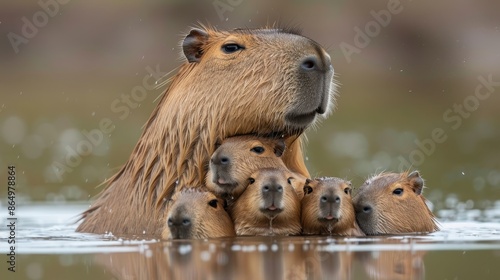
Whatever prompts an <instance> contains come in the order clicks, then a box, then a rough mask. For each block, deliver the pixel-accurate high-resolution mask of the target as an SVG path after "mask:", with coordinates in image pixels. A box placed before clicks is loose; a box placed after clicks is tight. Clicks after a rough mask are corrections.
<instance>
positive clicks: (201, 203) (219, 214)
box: [161, 188, 236, 239]
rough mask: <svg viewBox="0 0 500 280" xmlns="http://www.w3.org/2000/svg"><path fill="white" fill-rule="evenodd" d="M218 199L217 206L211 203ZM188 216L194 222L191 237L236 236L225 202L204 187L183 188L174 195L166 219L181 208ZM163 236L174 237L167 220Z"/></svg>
mask: <svg viewBox="0 0 500 280" xmlns="http://www.w3.org/2000/svg"><path fill="white" fill-rule="evenodd" d="M213 200H217V204H216V207H212V206H210V205H209V202H210V201H213ZM180 208H181V209H182V211H183V214H185V215H186V216H188V217H189V218H190V220H191V223H192V229H191V232H190V236H189V237H187V238H191V239H206V238H215V237H225V236H235V235H236V234H235V232H234V225H233V221H231V218H230V217H229V214H228V213H227V212H226V210H224V202H223V200H222V199H220V198H217V197H216V196H215V195H214V194H213V193H211V192H208V191H204V190H203V189H202V188H196V189H194V188H191V189H183V190H182V191H179V192H176V193H175V194H174V196H173V197H172V204H171V205H170V207H169V209H168V213H167V215H166V219H167V220H168V218H169V217H171V215H172V214H173V213H175V212H176V211H178V210H179V209H180ZM161 236H162V238H164V239H172V238H173V237H172V233H171V231H170V229H169V227H168V225H167V222H165V228H164V230H163V233H162V235H161Z"/></svg>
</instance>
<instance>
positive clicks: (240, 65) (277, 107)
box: [77, 27, 334, 235]
mask: <svg viewBox="0 0 500 280" xmlns="http://www.w3.org/2000/svg"><path fill="white" fill-rule="evenodd" d="M202 32H205V33H206V34H207V36H208V37H207V39H206V40H204V41H203V43H202V44H200V46H199V49H198V50H197V52H198V53H197V54H199V55H200V56H201V59H200V60H199V61H197V62H191V63H188V62H186V63H184V64H183V65H182V66H181V67H180V69H179V72H178V73H177V75H175V77H173V79H172V82H171V83H170V85H169V87H168V89H167V90H166V92H165V94H164V95H163V97H162V98H161V100H160V102H159V104H158V106H157V107H156V108H155V110H154V111H153V113H152V115H151V117H150V119H149V120H148V122H147V124H146V125H145V129H144V132H143V134H142V136H141V137H140V139H139V141H138V143H137V145H136V146H135V148H134V150H133V152H132V154H131V156H130V158H129V160H128V161H127V162H126V164H125V165H124V166H123V167H122V168H121V170H120V171H119V172H118V173H116V174H115V175H114V176H113V177H112V178H110V179H109V180H108V182H107V184H108V186H107V187H106V188H105V189H104V190H103V191H102V192H101V194H100V196H99V197H98V198H97V200H96V201H95V202H94V203H93V204H92V205H91V207H90V208H89V209H88V210H86V211H85V212H84V213H83V214H82V219H83V222H82V223H81V224H80V225H79V226H78V228H77V231H80V232H93V233H106V232H111V233H113V234H137V233H143V232H146V233H147V234H154V235H160V234H161V232H162V229H163V223H164V221H165V213H166V211H165V208H166V207H167V201H168V199H169V198H170V197H171V196H172V194H173V193H174V192H175V191H176V188H177V186H198V185H202V184H203V182H204V179H205V177H206V171H207V165H208V161H209V158H210V155H211V154H212V153H213V152H214V150H215V147H216V143H217V142H220V141H222V140H224V139H226V138H227V137H231V136H235V135H243V134H256V135H267V134H270V133H276V132H278V133H282V134H284V135H285V142H286V144H287V147H288V149H287V150H286V152H285V154H284V155H283V160H284V162H285V165H286V166H287V167H288V169H290V170H292V171H294V172H297V173H300V174H302V175H303V176H308V171H307V168H306V166H305V164H304V160H303V155H302V147H301V143H302V140H301V137H300V135H301V134H302V133H303V132H304V130H305V129H306V128H307V127H308V126H309V125H310V124H311V123H312V122H313V121H314V120H315V119H316V117H314V116H315V115H316V112H318V113H323V112H327V111H328V108H330V107H331V106H326V104H325V102H326V103H333V102H332V101H333V100H332V99H333V91H334V85H333V84H332V80H331V77H332V75H333V71H332V70H330V71H329V72H321V74H317V75H316V76H314V77H313V78H314V79H308V78H307V77H306V78H304V77H305V76H304V75H302V74H301V73H300V71H297V69H298V66H297V65H296V63H298V62H297V61H298V60H299V59H301V57H304V56H306V55H309V54H311V53H313V54H315V55H317V56H318V57H320V58H321V59H322V60H321V61H325V62H324V64H325V65H330V64H329V63H330V62H329V61H330V60H329V57H328V55H327V54H326V52H324V50H322V49H321V47H319V45H318V44H317V43H315V42H313V41H312V40H310V39H307V38H305V37H302V36H299V35H296V34H292V33H287V31H286V30H285V31H284V30H279V29H268V30H259V29H257V30H235V31H218V30H215V29H213V28H209V27H204V28H203V30H202ZM199 33H200V31H191V33H190V35H188V36H191V35H193V34H194V35H193V36H194V37H196V36H195V35H196V34H199ZM193 36H191V37H193ZM198 37H199V36H198ZM231 42H236V43H239V44H244V45H245V51H241V52H237V53H233V54H225V53H223V52H222V51H221V46H222V44H226V43H231ZM191 55H193V53H191ZM277 61H279V62H277ZM326 61H327V62H326ZM322 63H323V62H322ZM326 63H328V64H326ZM325 67H330V69H331V66H325ZM322 71H323V70H322ZM318 73H319V72H318ZM309 74H310V73H309ZM321 75H323V76H321ZM317 81H322V84H321V83H318V82H317ZM320 94H321V96H319V95H320ZM326 96H331V97H330V98H329V99H328V100H327V99H326V98H327V97H326ZM311 100H312V101H311ZM320 100H321V103H320ZM325 100H326V101H325ZM313 102H317V103H318V104H317V105H316V103H314V104H313ZM314 106H318V107H317V108H320V107H321V110H319V109H314ZM312 110H317V111H313V112H312ZM290 114H292V115H290ZM294 114H299V116H306V115H305V114H307V116H309V117H307V118H306V119H304V118H288V119H287V118H286V117H287V116H295V115H294Z"/></svg>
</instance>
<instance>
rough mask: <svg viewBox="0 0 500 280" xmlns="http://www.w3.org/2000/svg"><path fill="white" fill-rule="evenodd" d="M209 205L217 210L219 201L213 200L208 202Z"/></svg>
mask: <svg viewBox="0 0 500 280" xmlns="http://www.w3.org/2000/svg"><path fill="white" fill-rule="evenodd" d="M208 205H210V206H211V207H213V208H217V199H212V200H210V201H209V202H208Z"/></svg>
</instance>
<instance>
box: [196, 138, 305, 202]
mask: <svg viewBox="0 0 500 280" xmlns="http://www.w3.org/2000/svg"><path fill="white" fill-rule="evenodd" d="M284 151H285V142H284V141H283V139H280V138H264V137H256V136H252V135H244V136H235V137H230V138H227V139H226V140H224V142H223V143H222V144H221V145H220V146H219V147H218V148H217V149H216V150H215V152H214V154H213V155H212V157H211V158H210V164H209V168H208V173H207V178H206V182H205V184H206V186H207V188H208V189H209V190H210V191H212V192H214V193H215V194H217V195H219V196H221V197H223V198H225V199H226V200H227V201H228V203H229V204H230V203H232V202H233V201H234V200H235V199H237V198H238V197H239V196H240V195H241V193H243V191H245V188H246V186H247V185H248V178H249V177H250V175H251V174H252V173H254V172H256V171H257V170H259V169H262V168H278V169H287V167H286V165H285V163H284V162H283V159H282V158H281V156H282V154H283V153H284ZM291 176H292V177H293V179H292V185H293V187H294V189H295V190H296V192H297V194H298V195H299V198H302V196H303V187H304V185H305V181H306V179H307V178H306V177H304V176H302V175H300V174H299V173H293V174H292V175H291Z"/></svg>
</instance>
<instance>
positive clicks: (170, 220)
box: [167, 218, 174, 227]
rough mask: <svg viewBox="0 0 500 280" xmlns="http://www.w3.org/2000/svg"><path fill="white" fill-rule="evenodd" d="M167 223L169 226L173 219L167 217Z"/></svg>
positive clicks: (171, 224)
mask: <svg viewBox="0 0 500 280" xmlns="http://www.w3.org/2000/svg"><path fill="white" fill-rule="evenodd" d="M167 224H168V226H169V227H171V226H173V225H174V221H172V218H168V220H167Z"/></svg>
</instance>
